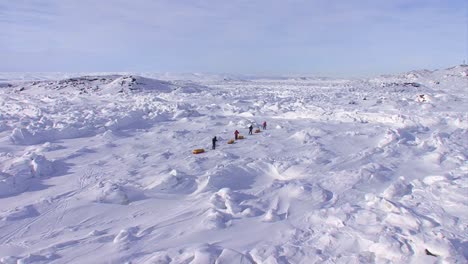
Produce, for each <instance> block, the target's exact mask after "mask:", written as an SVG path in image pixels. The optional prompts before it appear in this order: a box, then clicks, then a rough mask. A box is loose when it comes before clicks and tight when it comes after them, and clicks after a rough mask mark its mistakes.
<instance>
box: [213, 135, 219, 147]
mask: <svg viewBox="0 0 468 264" xmlns="http://www.w3.org/2000/svg"><path fill="white" fill-rule="evenodd" d="M211 141H212V142H213V149H216V142H217V141H218V139H217V138H216V136H215V137H214V138H213V139H212V140H211Z"/></svg>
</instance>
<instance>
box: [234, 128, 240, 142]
mask: <svg viewBox="0 0 468 264" xmlns="http://www.w3.org/2000/svg"><path fill="white" fill-rule="evenodd" d="M238 137H239V131H237V130H236V131H234V138H235V139H236V140H237V138H238Z"/></svg>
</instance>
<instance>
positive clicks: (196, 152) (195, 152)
mask: <svg viewBox="0 0 468 264" xmlns="http://www.w3.org/2000/svg"><path fill="white" fill-rule="evenodd" d="M203 152H205V150H204V149H194V150H193V151H192V153H193V154H200V153H203Z"/></svg>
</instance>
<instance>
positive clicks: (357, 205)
mask: <svg viewBox="0 0 468 264" xmlns="http://www.w3.org/2000/svg"><path fill="white" fill-rule="evenodd" d="M0 109H1V112H0V263H5V264H7V263H8V264H9V263H200V264H202V263H203V264H204V263H219V264H223V263H245V264H247V263H265V264H267V263H268V264H274V263H467V261H468V199H467V197H468V162H467V155H468V154H467V153H468V66H466V65H461V66H457V67H453V68H450V69H445V70H436V71H427V70H424V71H413V72H409V73H405V74H401V75H393V76H380V77H378V78H373V79H352V80H345V79H331V78H313V77H300V76H297V77H283V78H274V77H271V78H254V77H232V76H231V77H226V76H221V75H219V76H209V75H200V74H194V75H183V76H176V75H167V74H160V75H157V74H149V73H146V74H140V75H138V74H135V75H134V74H123V75H122V74H120V75H118V74H94V75H87V76H79V75H73V74H69V75H63V74H62V75H60V74H52V75H50V76H46V75H41V74H27V75H26V74H25V75H20V74H5V73H2V74H0ZM264 121H266V122H267V129H266V130H263V129H261V132H259V133H254V134H253V135H248V129H247V127H248V126H249V125H250V124H253V125H254V130H256V129H257V127H261V124H262V123H263V122H264ZM236 129H237V130H239V131H240V132H241V135H243V136H245V139H241V140H237V141H236V142H235V143H234V144H227V141H228V140H230V139H233V138H234V134H233V133H234V131H235V130H236ZM214 136H217V137H218V140H219V141H218V145H217V148H216V150H212V149H211V139H212V137H214ZM197 148H204V149H205V153H202V154H197V155H194V154H192V150H194V149H197Z"/></svg>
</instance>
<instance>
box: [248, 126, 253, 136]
mask: <svg viewBox="0 0 468 264" xmlns="http://www.w3.org/2000/svg"><path fill="white" fill-rule="evenodd" d="M252 130H253V126H252V124H250V126H249V135H253V134H252Z"/></svg>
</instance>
